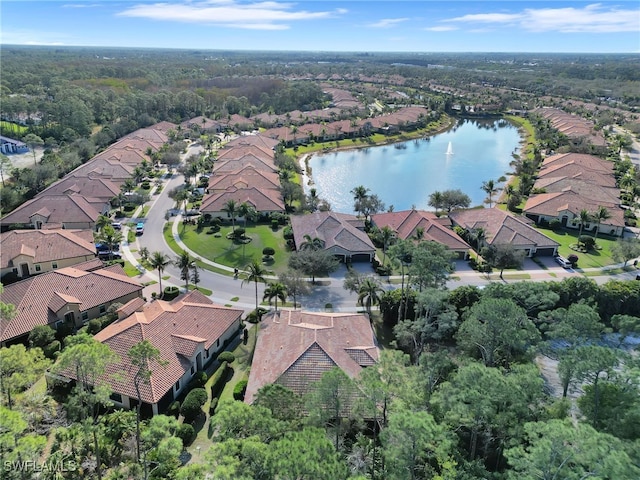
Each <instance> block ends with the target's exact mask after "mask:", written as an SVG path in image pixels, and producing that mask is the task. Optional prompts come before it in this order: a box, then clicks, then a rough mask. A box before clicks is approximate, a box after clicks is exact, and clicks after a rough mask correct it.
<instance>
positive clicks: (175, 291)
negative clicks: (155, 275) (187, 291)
mask: <svg viewBox="0 0 640 480" xmlns="http://www.w3.org/2000/svg"><path fill="white" fill-rule="evenodd" d="M178 295H180V289H179V288H178V287H164V293H163V295H162V299H163V300H167V301H169V300H173V299H174V298H176V297H177V296H178Z"/></svg>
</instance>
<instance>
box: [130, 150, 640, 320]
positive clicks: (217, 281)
mask: <svg viewBox="0 0 640 480" xmlns="http://www.w3.org/2000/svg"><path fill="white" fill-rule="evenodd" d="M201 149H202V147H201V146H200V145H197V144H195V145H194V144H192V145H190V146H189V147H188V148H187V151H186V153H185V154H184V155H183V158H186V157H188V156H189V155H192V154H194V153H198V152H199V151H200V150H201ZM183 183H184V177H183V176H182V175H181V174H176V173H174V174H173V175H171V176H167V177H165V183H164V186H163V189H162V192H161V193H160V194H158V195H155V196H154V197H153V201H152V203H151V205H150V209H149V212H148V214H147V217H146V219H144V220H142V221H144V223H145V230H144V234H143V235H141V236H138V237H137V238H136V242H135V243H134V244H132V245H127V244H126V242H123V247H122V253H123V255H124V257H125V258H126V259H127V260H128V261H130V262H131V263H132V264H133V265H138V267H139V269H140V270H141V272H142V273H141V275H140V277H139V280H140V281H141V282H149V281H156V282H157V281H158V272H157V271H145V270H144V268H142V266H141V265H139V262H138V259H137V257H136V256H135V255H134V253H133V252H132V251H131V250H132V249H134V250H139V249H140V248H142V247H146V248H147V249H148V250H149V252H154V251H162V252H164V253H165V254H166V255H167V256H168V257H169V258H170V259H171V260H173V259H175V258H176V256H177V255H176V254H175V253H174V252H173V251H172V250H171V248H169V245H168V244H167V243H166V241H165V239H164V236H163V233H162V232H163V228H164V226H165V224H166V223H167V220H166V219H165V214H166V212H167V211H169V210H171V209H173V208H174V206H175V204H174V201H173V200H172V199H170V198H169V195H168V192H169V191H170V190H171V189H173V188H175V187H177V186H179V185H181V184H183ZM180 220H181V216H177V217H171V218H170V220H169V224H170V225H171V226H172V231H173V232H174V238H175V239H176V241H177V242H178V244H179V245H180V246H182V248H185V249H186V250H188V249H187V248H186V246H184V244H183V243H182V242H181V241H180V239H179V236H178V235H177V228H178V226H179V225H180V223H181V222H180ZM123 234H124V237H125V238H126V229H125V231H124V232H123ZM189 252H190V254H191V256H192V257H194V258H199V259H201V260H202V261H203V262H205V263H209V264H211V265H216V266H217V267H218V268H222V269H224V270H228V271H231V270H232V268H230V267H227V266H224V265H218V264H214V262H211V261H210V260H208V259H204V258H202V257H200V256H199V255H197V254H195V253H194V252H192V251H189ZM543 261H545V262H547V265H546V267H547V268H546V269H542V268H540V267H539V266H538V265H536V264H535V263H533V261H531V260H530V259H527V260H526V262H527V263H525V266H524V271H522V272H518V273H520V274H522V273H526V274H528V275H529V276H530V280H531V281H548V280H561V279H562V278H566V277H569V276H574V275H580V273H579V272H576V271H573V270H565V269H563V268H561V267H560V266H559V265H557V264H555V263H554V261H553V259H551V258H549V259H543ZM630 263H631V262H630ZM615 267H616V266H615V265H614V266H612V267H611V268H615ZM354 268H356V269H361V270H362V272H363V273H372V270H371V267H370V266H369V264H354ZM345 273H346V267H345V266H344V265H341V267H340V269H339V270H338V271H336V272H335V273H333V274H332V275H331V276H330V277H329V278H323V279H317V280H318V285H316V286H314V287H313V289H312V292H311V294H309V295H307V296H304V297H302V298H299V299H298V302H299V303H301V304H302V306H303V308H304V309H305V310H324V309H325V305H326V304H328V303H330V304H331V305H332V306H333V309H334V310H336V311H345V312H346V311H357V310H362V307H360V306H357V304H356V303H357V295H355V294H353V293H351V292H348V291H347V290H345V289H344V288H343V286H342V283H343V279H344V275H345ZM163 276H164V277H166V276H169V277H170V278H169V279H168V280H163V281H162V285H163V287H164V286H167V285H175V286H178V287H180V286H182V285H183V282H182V280H180V272H179V270H178V269H177V268H176V267H175V266H173V265H169V266H168V267H167V268H166V270H165V271H164V272H163ZM635 276H636V272H633V271H631V272H624V273H622V274H618V275H602V276H597V277H591V278H592V279H594V280H595V281H596V282H597V283H605V282H606V281H608V280H611V279H614V278H615V279H619V280H633V279H634V278H635ZM505 278H506V281H509V279H508V274H506V275H505ZM491 281H494V280H490V279H488V278H487V277H486V276H485V275H484V274H479V273H477V272H475V271H473V270H471V269H470V268H469V267H468V265H467V263H466V262H462V261H460V262H457V271H456V272H455V273H454V274H453V275H452V280H450V281H449V282H448V284H447V286H448V287H449V288H456V287H459V286H461V285H476V286H481V285H486V284H488V283H490V282H491ZM199 285H200V286H202V287H206V288H208V289H210V290H212V292H213V294H212V295H211V296H210V298H211V299H212V300H213V301H214V302H216V303H219V304H222V305H232V306H234V307H238V308H243V309H245V310H246V311H250V310H253V309H254V308H255V285H254V284H253V283H251V284H247V283H245V285H244V286H243V285H242V280H241V279H234V278H233V277H232V276H227V275H222V274H219V273H215V272H212V271H209V270H205V269H200V284H199ZM264 288H265V286H264V285H263V284H260V283H259V284H258V300H259V301H260V302H261V301H262V296H263V292H264ZM383 288H385V289H392V288H397V285H395V287H394V285H391V284H388V283H383ZM154 291H155V292H159V285H158V284H154V285H151V286H149V287H146V288H145V292H144V294H145V296H147V297H150V296H151V293H152V292H154ZM236 297H237V300H235V298H236ZM232 299H234V301H232Z"/></svg>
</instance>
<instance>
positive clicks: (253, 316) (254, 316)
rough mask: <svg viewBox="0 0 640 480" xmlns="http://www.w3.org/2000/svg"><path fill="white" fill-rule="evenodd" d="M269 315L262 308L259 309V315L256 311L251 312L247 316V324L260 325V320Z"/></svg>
mask: <svg viewBox="0 0 640 480" xmlns="http://www.w3.org/2000/svg"><path fill="white" fill-rule="evenodd" d="M265 313H267V310H266V309H264V308H262V307H258V313H256V311H255V310H253V311H251V312H249V313H248V314H247V318H246V320H247V322H249V323H258V321H259V319H260V318H262V316H263V315H264V314H265Z"/></svg>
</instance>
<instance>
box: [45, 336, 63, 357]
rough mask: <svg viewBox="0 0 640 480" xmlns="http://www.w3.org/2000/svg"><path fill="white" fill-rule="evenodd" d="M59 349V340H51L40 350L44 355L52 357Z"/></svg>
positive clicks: (60, 347)
mask: <svg viewBox="0 0 640 480" xmlns="http://www.w3.org/2000/svg"><path fill="white" fill-rule="evenodd" d="M61 349H62V346H61V345H60V342H59V341H58V340H53V341H52V342H51V343H48V344H47V345H45V346H44V347H43V348H42V352H43V353H44V356H45V357H47V358H51V359H54V358H55V357H56V355H57V354H58V352H59V351H60V350H61Z"/></svg>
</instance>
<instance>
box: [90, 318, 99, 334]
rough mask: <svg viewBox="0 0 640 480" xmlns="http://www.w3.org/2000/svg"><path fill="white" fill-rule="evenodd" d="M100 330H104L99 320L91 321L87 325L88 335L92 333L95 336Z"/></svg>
mask: <svg viewBox="0 0 640 480" xmlns="http://www.w3.org/2000/svg"><path fill="white" fill-rule="evenodd" d="M100 330H102V320H100V319H99V318H94V319H92V320H89V323H88V324H87V332H88V333H90V334H91V335H95V334H96V333H98V332H99V331H100Z"/></svg>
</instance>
